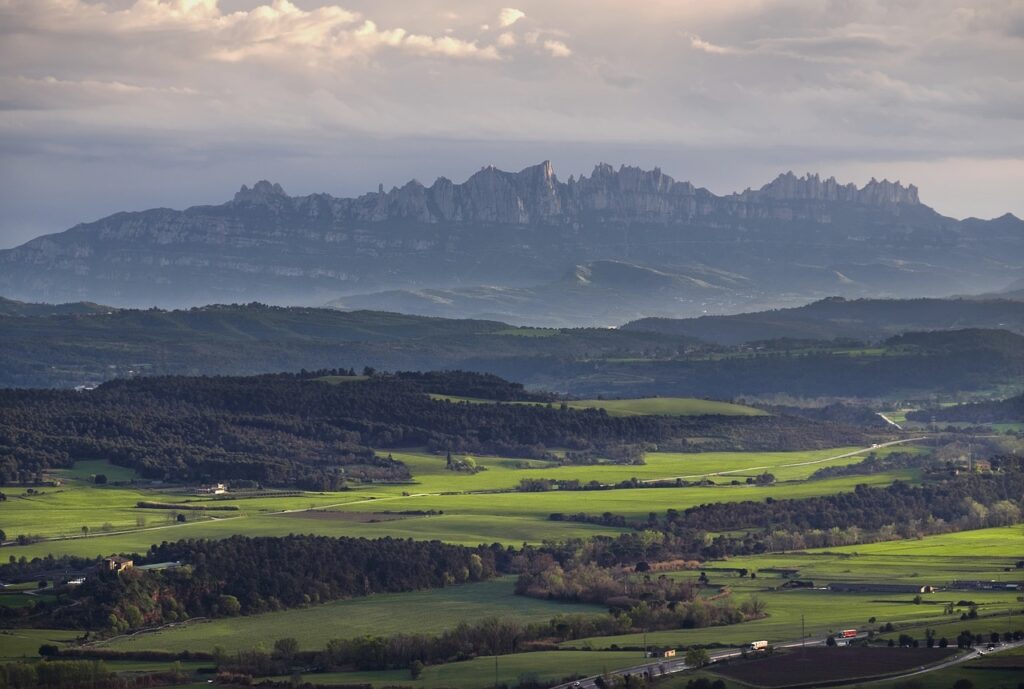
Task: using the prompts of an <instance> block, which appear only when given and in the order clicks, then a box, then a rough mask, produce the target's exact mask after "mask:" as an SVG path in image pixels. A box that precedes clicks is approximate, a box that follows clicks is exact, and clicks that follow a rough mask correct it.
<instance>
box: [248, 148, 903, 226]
mask: <svg viewBox="0 0 1024 689" xmlns="http://www.w3.org/2000/svg"><path fill="white" fill-rule="evenodd" d="M288 199H289V197H287V195H285V193H284V191H283V190H282V189H281V186H280V185H278V184H271V183H270V182H266V181H263V182H258V183H257V184H256V185H255V187H253V188H252V189H249V188H248V187H246V186H243V187H242V190H241V191H239V192H238V193H237V194H236V195H235V199H234V204H235V205H237V206H243V207H245V206H248V207H253V206H259V205H261V204H262V205H263V206H264V207H265V208H267V209H268V210H270V211H274V210H277V209H280V208H281V204H283V203H286V202H287V200H288ZM291 201H292V203H293V204H294V208H295V209H296V210H298V211H300V212H304V211H306V210H308V211H310V212H311V213H313V214H314V215H315V214H316V213H317V212H318V211H319V210H320V208H321V207H323V206H326V207H328V208H329V209H330V213H331V216H332V217H333V218H334V220H336V221H338V222H346V221H347V222H355V221H361V222H385V221H389V220H403V221H412V222H421V223H490V224H497V225H531V224H548V225H550V224H567V223H574V222H578V221H579V220H581V219H584V218H590V219H594V218H598V219H601V220H603V221H606V222H609V221H610V222H623V223H635V222H657V223H686V222H690V221H692V220H694V219H695V218H698V217H702V216H708V215H712V214H715V213H725V214H735V215H740V216H743V217H752V216H757V215H758V214H759V213H758V211H757V208H758V207H759V206H765V205H767V204H777V203H778V202H808V201H810V202H817V201H820V202H843V203H852V204H862V205H870V206H876V207H884V206H895V205H898V204H906V205H917V204H919V203H920V202H919V201H918V197H917V188H916V187H914V186H913V185H911V186H910V187H903V186H902V185H901V184H900V183H899V182H889V181H888V180H886V181H883V182H878V181H876V180H871V182H870V183H868V184H867V185H866V186H864V187H863V188H862V189H858V188H857V186H856V185H854V184H845V185H842V184H839V183H838V182H836V180H835V178H834V177H832V178H829V179H827V180H824V181H822V180H821V179H820V177H819V176H818V175H807V176H805V177H800V178H798V177H796V176H795V175H793V173H792V172H787V173H786V174H784V175H780V176H779V177H778V178H777V179H775V180H774V181H773V182H771V183H769V184H766V185H765V186H763V187H761V189H759V190H757V191H751V190H747V191H745V192H743V193H741V194H733V195H730V196H725V197H717V196H715V195H714V194H712V193H711V192H709V191H707V190H706V189H697V188H696V187H694V186H693V185H692V184H690V183H689V182H677V181H676V180H674V179H673V178H672V177H670V176H668V175H666V174H664V173H663V172H662V171H661V170H660V169H658V168H655V169H653V170H642V169H640V168H636V167H627V166H625V165H623V166H622V167H620V168H619V169H618V170H615V169H614V168H613V167H612V166H611V165H608V164H605V163H602V164H600V165H597V166H596V167H595V168H594V171H593V173H591V175H590V177H587V176H585V175H584V176H581V177H580V178H579V179H575V178H573V177H570V178H569V180H568V182H560V181H559V180H558V177H557V176H556V175H555V171H554V168H553V167H552V165H551V162H550V161H545V162H543V163H541V164H540V165H535V166H533V167H528V168H526V169H524V170H521V171H520V172H504V171H502V170H499V169H497V168H495V167H493V166H488V167H485V168H483V169H482V170H480V171H479V172H477V173H476V174H474V175H473V176H472V177H470V178H469V179H468V180H466V181H465V182H464V183H462V184H455V183H453V182H452V181H451V180H449V179H447V178H445V177H440V178H438V179H437V180H436V181H435V182H434V183H433V184H432V185H430V186H429V187H425V186H423V185H422V184H420V183H419V182H418V181H416V180H413V181H411V182H409V183H407V184H406V185H405V186H403V187H401V188H397V187H396V188H394V189H391V191H387V192H385V191H384V190H383V189H381V190H380V191H378V192H377V193H371V194H366V195H364V196H360V197H358V198H355V199H345V198H334V197H331V196H328V195H326V194H315V195H313V196H306V197H296V198H294V199H291Z"/></svg>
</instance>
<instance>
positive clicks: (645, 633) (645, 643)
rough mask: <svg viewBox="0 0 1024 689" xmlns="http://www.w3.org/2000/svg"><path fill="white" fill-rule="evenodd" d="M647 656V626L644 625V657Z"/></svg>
mask: <svg viewBox="0 0 1024 689" xmlns="http://www.w3.org/2000/svg"><path fill="white" fill-rule="evenodd" d="M646 657H647V627H644V658H646Z"/></svg>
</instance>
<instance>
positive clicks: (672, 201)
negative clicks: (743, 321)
mask: <svg viewBox="0 0 1024 689" xmlns="http://www.w3.org/2000/svg"><path fill="white" fill-rule="evenodd" d="M595 261H619V262H623V263H630V264H634V265H638V266H643V267H645V268H648V269H650V270H653V271H660V272H665V273H674V274H680V275H695V274H697V273H708V274H722V275H726V274H728V275H732V276H736V277H737V280H738V281H739V282H738V286H733V287H730V288H729V289H728V290H725V291H724V292H723V293H722V294H718V295H713V296H712V297H711V301H709V302H708V301H704V300H702V299H696V300H694V299H692V298H691V296H692V295H688V294H686V293H685V290H684V291H683V292H681V293H680V295H679V299H678V300H677V303H676V305H675V306H674V308H675V311H673V312H672V313H671V315H695V314H698V313H702V312H705V311H708V310H713V311H719V312H722V311H735V310H737V309H738V308H742V307H743V306H745V305H751V304H753V305H756V306H758V307H763V306H765V305H771V304H783V303H793V302H794V301H800V300H802V301H807V300H810V299H814V298H819V297H822V296H827V295H830V294H844V295H849V296H903V297H906V296H940V295H943V294H949V293H952V292H958V293H978V292H984V291H993V290H995V289H998V288H1001V287H1003V286H1005V285H1006V284H1009V283H1011V282H1013V281H1014V280H1018V279H1020V278H1021V277H1022V276H1024V222H1022V221H1020V220H1018V219H1016V218H1013V217H1012V216H1005V215H1004V216H1002V217H1000V218H999V219H996V220H993V221H982V220H973V219H972V220H968V221H958V220H955V219H952V218H947V217H944V216H942V215H940V214H938V213H936V212H935V211H934V210H933V209H931V208H929V207H928V206H926V205H924V204H922V203H921V202H920V199H919V196H918V191H917V188H916V187H914V186H913V185H908V186H904V185H903V184H901V183H899V182H889V181H886V180H883V181H881V182H879V181H877V180H872V181H870V182H868V183H867V184H865V185H864V186H863V187H857V186H856V185H853V184H841V183H839V182H837V181H836V180H835V179H834V178H828V179H822V178H821V177H820V176H819V175H817V174H810V173H808V174H806V175H804V176H802V177H797V176H796V175H794V174H793V173H792V172H787V173H784V174H782V175H779V176H778V177H776V178H775V179H774V180H772V181H771V182H769V183H768V184H765V185H763V186H762V187H761V188H759V189H757V190H750V189H748V190H745V191H742V192H737V193H733V194H728V195H724V196H717V195H715V194H713V193H712V192H710V191H708V190H707V189H704V188H700V187H696V186H695V185H693V184H692V183H690V182H680V181H676V180H675V179H674V178H672V177H671V176H669V175H666V174H665V173H664V172H662V171H661V169H659V168H654V169H652V170H643V169H641V168H638V167H631V166H626V165H622V166H620V167H619V168H618V169H615V168H613V167H612V166H611V165H608V164H605V163H602V164H599V165H597V166H595V168H594V170H593V172H592V173H591V174H590V175H589V176H586V175H581V176H580V177H578V178H577V177H575V176H570V177H569V179H568V180H567V181H565V182H562V181H560V180H559V179H558V177H557V175H556V174H555V171H554V167H553V166H552V165H551V163H550V161H545V162H544V163H541V164H539V165H534V166H530V167H527V168H524V169H523V170H520V171H519V172H505V171H502V170H499V169H498V168H496V167H494V166H487V167H484V168H482V169H481V170H480V171H478V172H477V173H475V174H473V175H471V176H470V177H469V178H468V179H467V180H466V181H465V182H462V183H460V184H456V183H454V182H452V181H451V180H449V179H447V178H444V177H439V178H438V179H437V180H435V181H434V182H433V183H432V184H431V186H430V187H426V186H424V185H422V184H421V183H419V182H417V181H415V180H413V181H410V182H408V183H406V184H405V185H403V186H402V187H394V188H392V189H391V190H390V191H385V190H384V189H383V186H379V187H378V190H377V191H376V192H370V193H367V194H363V195H361V196H358V197H351V198H341V197H334V196H331V195H329V194H322V193H321V194H309V195H306V196H289V195H288V194H287V193H286V191H285V190H284V188H283V187H282V186H281V185H280V184H276V183H271V182H269V181H266V180H261V181H259V182H257V183H256V184H255V185H253V186H252V187H249V186H247V185H243V186H242V187H241V188H240V189H239V191H238V192H237V193H236V194H235V196H234V197H233V198H232V199H231V200H229V201H227V202H225V203H223V204H220V205H212V206H211V205H207V206H192V207H189V208H187V209H185V210H181V211H178V210H172V209H166V208H158V209H150V210H146V211H139V212H121V213H115V214H113V215H111V216H108V217H106V218H102V219H100V220H97V221H95V222H91V223H82V224H79V225H76V226H75V227H73V228H71V229H69V230H67V231H65V232H63V233H58V234H52V235H45V236H43V237H38V238H36V239H34V240H31V241H29V242H27V243H25V244H23V245H21V246H19V247H16V248H14V249H8V250H4V251H0V293H3V294H5V295H7V296H10V297H13V298H18V299H26V300H45V301H94V302H99V303H107V304H111V305H113V306H149V305H160V306H170V307H176V306H192V305H196V304H203V303H210V302H216V301H228V302H232V301H242V302H247V301H265V302H269V303H276V304H300V305H318V304H323V303H326V302H328V301H331V300H333V299H338V298H339V297H346V296H352V295H358V294H364V295H365V294H370V293H374V292H379V291H388V290H402V289H411V290H423V289H457V288H466V287H475V286H480V285H498V286H501V287H509V288H517V287H529V288H535V287H537V286H541V285H546V284H550V283H552V282H555V281H557V280H559V279H560V278H561V277H562V276H564V275H565V274H566V273H567V272H568V271H570V270H573V269H574V266H580V265H586V264H589V263H593V262H595ZM371 306H374V305H373V304H371ZM587 310H588V312H589V313H591V314H599V313H600V312H601V306H600V304H592V305H589V306H587ZM456 315H457V314H456ZM512 315H513V316H515V317H516V318H518V317H519V315H518V314H512Z"/></svg>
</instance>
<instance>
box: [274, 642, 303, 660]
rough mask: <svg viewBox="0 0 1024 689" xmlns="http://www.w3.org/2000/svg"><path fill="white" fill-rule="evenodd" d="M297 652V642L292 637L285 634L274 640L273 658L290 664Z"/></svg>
mask: <svg viewBox="0 0 1024 689" xmlns="http://www.w3.org/2000/svg"><path fill="white" fill-rule="evenodd" d="M298 652H299V642H298V641H297V640H296V639H295V638H294V637H291V636H287V637H285V638H283V639H278V640H277V641H275V642H274V658H275V659H277V660H280V661H281V662H282V663H284V664H285V665H291V664H292V660H294V658H295V656H296V655H297V654H298Z"/></svg>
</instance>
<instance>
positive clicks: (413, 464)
mask: <svg viewBox="0 0 1024 689" xmlns="http://www.w3.org/2000/svg"><path fill="white" fill-rule="evenodd" d="M907 447H908V446H900V445H897V446H892V447H888V448H877V449H870V448H868V449H858V448H854V447H842V448H833V449H829V450H813V451H805V452H770V453H769V452H758V453H743V452H735V453H730V452H707V453H664V452H650V453H647V456H646V459H645V464H643V465H620V464H598V465H594V466H573V465H558V464H554V463H552V462H542V461H539V460H523V459H516V458H502V457H486V456H477V457H475V459H476V462H477V465H478V466H479V467H481V468H482V470H480V471H478V472H476V473H464V472H453V471H448V470H446V469H445V460H444V457H441V456H438V455H434V454H429V453H423V452H394V453H391V454H392V456H393V457H394V458H395V459H398V460H400V461H402V462H404V463H405V464H406V465H407V466H408V467H409V469H410V471H411V472H412V475H413V482H412V483H409V484H396V485H386V484H372V485H365V486H358V487H356V488H355V489H354V490H349V491H344V492H336V493H313V492H305V493H302V494H299V495H294V494H287V495H284V496H282V497H256V498H245V499H237V498H232V497H231V496H230V495H229V496H227V499H219V498H218V499H214V498H210V497H195V496H190V495H182V494H180V493H175V492H173V491H172V492H168V491H167V489H157V488H153V487H150V486H146V485H145V484H140V485H138V486H117V485H112V484H108V485H102V486H97V485H94V484H93V483H92V482H91V480H90V477H91V476H92V475H94V474H97V473H104V474H106V475H108V477H112V476H118V477H119V479H118V480H128V479H129V478H131V475H130V474H125V473H118V472H124V471H125V470H124V469H123V468H121V467H117V466H114V465H111V464H109V463H107V462H101V461H96V462H86V463H78V464H76V466H75V468H74V469H72V470H64V471H61V472H57V473H56V476H57V477H59V478H60V479H62V485H60V486H56V487H43V488H39V489H36V490H34V491H33V493H28V492H27V491H18V490H17V489H15V490H10V489H9V498H10V499H8V500H7V501H6V502H5V503H4V504H3V507H2V508H0V509H2V510H3V516H4V524H3V526H4V530H5V531H6V532H7V534H8V536H9V537H14V536H17V535H19V534H30V535H36V536H42V537H51V538H52V537H65V540H58V541H48V542H41V543H34V544H30V545H21V546H10V547H9V549H8V550H9V552H10V553H11V554H14V555H16V556H18V557H20V556H21V555H25V556H26V557H30V558H31V557H35V556H39V555H43V554H46V553H54V554H61V553H66V554H74V555H86V556H94V555H106V554H109V553H111V552H142V551H144V550H146V549H148V547H149V545H150V544H151V543H154V542H159V541H160V540H167V539H170V538H222V537H225V536H228V535H231V534H234V533H244V534H248V535H262V536H275V535H286V534H289V533H321V534H324V535H359V536H375V535H380V536H384V535H391V536H411V537H415V538H427V539H432V538H438V539H441V540H447V541H450V542H453V543H460V544H473V545H475V544H477V543H491V542H502V543H509V544H521V543H523V542H532V543H537V542H540V541H541V540H543V539H545V538H549V539H550V538H572V537H586V536H589V535H594V534H597V533H616V530H615V529H610V528H607V527H596V526H593V525H586V524H572V523H566V522H557V523H556V522H550V521H548V519H547V518H548V515H550V514H551V513H553V512H580V511H585V512H593V513H598V514H600V513H602V512H614V513H616V514H623V515H626V516H628V517H632V518H641V517H646V516H647V514H648V512H650V511H657V510H661V511H663V510H666V509H669V508H673V509H684V508H686V507H692V506H694V505H699V504H703V503H707V502H733V501H742V500H763V499H764V498H765V497H768V496H772V497H776V498H783V497H788V498H796V497H807V496H812V495H827V494H830V493H835V492H842V491H849V490H852V489H853V488H854V486H855V485H857V484H859V483H866V484H871V485H886V484H888V483H891V482H892V481H894V480H896V479H902V480H914V479H915V477H916V474H915V472H913V471H909V470H904V471H895V472H888V473H880V474H874V475H871V476H851V477H840V478H833V479H824V480H814V481H807V480H806V479H807V478H808V477H809V476H810V475H811V474H812V473H813V472H814V471H816V470H817V469H819V468H821V467H822V466H839V465H845V464H850V463H854V462H858V461H861V460H862V459H863V456H864V455H865V454H867V453H868V452H875V453H876V454H879V455H884V454H887V453H889V452H893V451H906V448H907ZM857 452H859V454H853V453H857ZM460 457H461V455H460ZM523 467H526V468H523ZM764 472H769V473H773V474H774V475H775V476H776V478H778V479H779V480H780V482H779V483H777V484H775V485H770V486H749V485H746V484H745V483H744V479H746V478H748V477H755V476H757V475H759V474H761V473H764ZM677 477H680V478H684V479H685V480H687V481H691V482H693V481H698V480H700V479H703V478H711V479H712V480H713V481H715V482H716V483H719V484H720V485H712V486H689V487H683V488H674V487H673V488H632V489H618V490H602V491H578V492H559V491H555V492H550V493H526V494H524V493H511V492H490V491H510V490H512V489H513V488H515V487H516V486H517V485H518V484H519V482H520V481H521V480H523V479H531V478H550V479H577V480H580V481H597V482H599V483H606V484H615V483H618V482H621V481H628V480H630V479H634V478H636V479H638V480H641V481H654V480H671V479H675V478H677ZM111 480H113V479H111ZM732 481H737V482H738V483H740V485H730V484H731V483H732ZM146 500H149V501H156V502H165V503H166V502H176V503H185V504H188V505H192V506H211V507H224V506H233V507H237V511H216V512H214V511H211V512H207V513H203V512H201V511H193V512H189V514H188V515H187V519H188V520H189V521H187V522H185V523H179V522H177V521H175V519H174V516H175V514H177V511H175V510H153V509H138V508H137V507H136V503H138V502H140V501H146ZM310 509H316V510H327V511H330V512H332V513H337V514H338V517H339V518H337V519H330V518H322V517H323V515H319V514H318V515H316V516H318V517H321V518H317V519H311V518H310V516H311V515H310V514H308V513H305V512H304V511H305V510H310ZM385 512H424V513H429V512H435V513H436V514H430V515H405V516H406V518H403V519H401V520H396V521H391V520H387V521H385V520H384V519H383V518H378V519H379V520H378V521H374V520H373V518H372V517H371V518H369V519H351V518H344V517H345V514H342V513H348V514H373V513H385ZM442 512H443V514H440V513H442ZM83 526H84V527H87V529H88V531H87V533H86V534H83V531H82V527H83ZM83 536H87V537H83Z"/></svg>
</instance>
